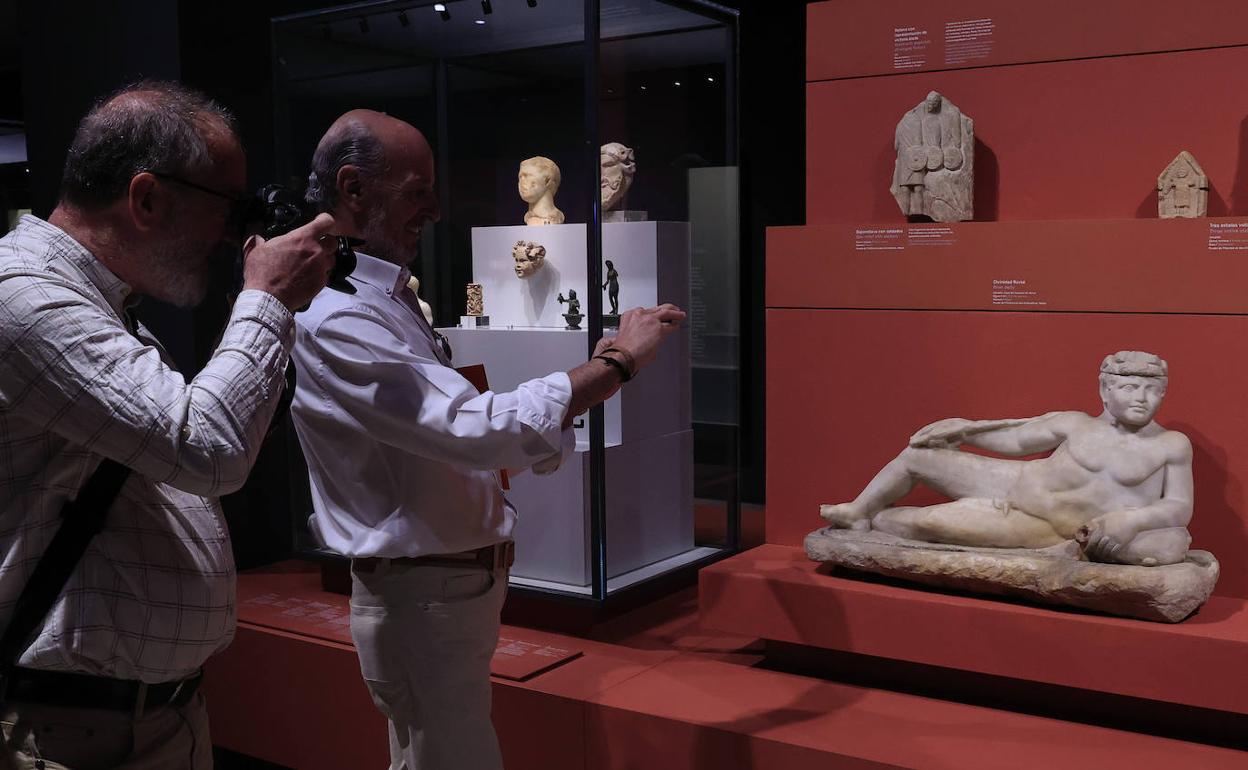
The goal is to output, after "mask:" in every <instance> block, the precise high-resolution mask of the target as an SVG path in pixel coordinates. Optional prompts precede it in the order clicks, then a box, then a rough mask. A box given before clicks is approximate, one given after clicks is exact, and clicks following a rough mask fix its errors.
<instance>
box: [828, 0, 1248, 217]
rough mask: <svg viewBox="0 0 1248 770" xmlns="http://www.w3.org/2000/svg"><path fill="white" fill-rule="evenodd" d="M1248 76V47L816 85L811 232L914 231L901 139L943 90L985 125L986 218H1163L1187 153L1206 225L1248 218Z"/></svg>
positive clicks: (980, 169)
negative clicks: (837, 228)
mask: <svg viewBox="0 0 1248 770" xmlns="http://www.w3.org/2000/svg"><path fill="white" fill-rule="evenodd" d="M855 5H856V6H857V5H858V4H855ZM1241 13H1248V11H1243V12H1241ZM1244 72H1248V47H1237V48H1224V49H1215V50H1203V51H1190V52H1184V53H1170V54H1151V55H1142V56H1125V57H1116V58H1107V59H1090V60H1080V61H1067V62H1056V63H1048V64H1027V65H1020V66H1013V67H989V68H983V69H973V70H960V71H948V72H936V73H919V74H908V75H899V76H896V77H882V78H862V79H854V80H837V81H828V82H821V83H812V84H810V85H808V86H807V115H806V120H807V137H806V143H807V173H806V205H807V223H808V224H822V223H831V222H850V223H858V222H904V221H905V217H903V216H902V214H901V211H900V210H899V209H898V208H897V203H896V201H894V200H893V198H892V195H891V194H890V193H889V184H890V182H891V179H892V174H893V163H894V159H895V153H894V151H893V130H894V128H895V127H896V125H897V121H898V120H900V119H901V116H902V115H903V114H904V113H905V112H906V111H907V110H909V109H911V108H912V107H914V106H915V105H916V104H918V103H919V102H920V101H922V99H923V97H924V95H926V94H927V92H928V91H929V90H932V89H935V90H938V91H940V92H941V93H943V94H944V95H945V96H947V97H948V98H949V99H951V100H952V101H953V102H954V103H955V104H957V105H958V107H960V108H961V109H962V111H963V112H964V113H965V114H966V115H969V116H971V117H972V118H974V120H975V133H976V136H977V145H976V151H975V167H976V168H975V174H976V179H975V219H976V220H987V221H993V220H1011V219H1120V218H1154V217H1156V216H1157V203H1156V192H1155V190H1154V188H1155V185H1156V182H1157V174H1158V173H1160V172H1161V170H1162V169H1164V168H1165V167H1166V165H1167V164H1169V163H1170V161H1171V160H1173V158H1174V156H1175V155H1177V154H1178V152H1179V151H1180V150H1183V149H1186V150H1189V151H1190V152H1191V153H1192V154H1193V155H1194V156H1195V157H1196V159H1197V161H1198V162H1200V164H1201V165H1202V166H1203V168H1204V170H1205V173H1206V174H1207V175H1208V176H1209V182H1210V185H1211V188H1212V189H1211V191H1210V194H1209V215H1210V216H1228V215H1242V214H1248V152H1245V148H1246V147H1248V118H1246V116H1248V88H1246V87H1245V82H1244V78H1243V76H1242V74H1241V73H1244Z"/></svg>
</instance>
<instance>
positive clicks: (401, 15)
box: [399, 11, 412, 27]
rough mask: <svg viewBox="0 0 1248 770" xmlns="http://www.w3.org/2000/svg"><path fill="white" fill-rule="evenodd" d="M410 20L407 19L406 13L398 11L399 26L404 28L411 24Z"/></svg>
mask: <svg viewBox="0 0 1248 770" xmlns="http://www.w3.org/2000/svg"><path fill="white" fill-rule="evenodd" d="M411 23H412V20H411V19H409V18H407V11H399V24H401V25H402V26H404V27H406V26H407V25H409V24H411Z"/></svg>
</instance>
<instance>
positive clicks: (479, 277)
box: [472, 222, 689, 329]
mask: <svg viewBox="0 0 1248 770" xmlns="http://www.w3.org/2000/svg"><path fill="white" fill-rule="evenodd" d="M516 241H534V242H536V243H540V244H542V245H543V246H545V247H546V263H545V264H544V265H543V266H542V268H541V269H540V270H538V271H537V272H536V273H535V274H534V275H532V276H530V277H529V278H517V277H516V272H515V267H514V265H515V260H514V259H512V256H511V250H512V247H513V246H515V245H516ZM602 256H603V259H604V260H607V259H609V260H611V262H612V263H613V264H614V265H615V270H616V272H617V273H619V284H620V311H621V312H623V311H625V310H628V309H629V308H634V307H651V306H653V305H657V304H660V303H663V302H671V303H674V304H676V305H678V306H680V307H682V308H688V307H689V224H688V223H687V222H619V223H614V224H604V225H603V226H602ZM585 267H586V262H585V225H543V226H540V227H529V226H527V225H511V226H506V227H474V228H472V280H473V282H474V283H479V284H481V290H482V297H483V299H484V303H483V304H484V306H485V307H484V310H485V312H486V313H488V314H489V315H490V323H491V325H492V326H493V327H500V326H502V327H506V326H550V327H555V328H559V329H562V328H563V327H564V326H566V325H567V322H566V321H565V320H564V318H563V312H564V311H565V310H567V307H566V306H564V305H560V304H559V302H558V300H557V297H558V296H559V295H560V294H563V295H564V296H565V297H566V296H567V295H568V290H569V289H575V290H576V294H577V296H578V297H580V298H581V309H582V312H584V311H587V310H588V309H589V302H588V298H589V284H588V279H587V277H586V270H585ZM602 274H603V280H606V268H605V267H604V268H603V270H602ZM596 290H597V291H599V292H601V293H602V306H603V310H604V311H609V310H610V309H611V307H610V304H609V303H608V302H607V292H606V290H604V289H603V288H602V287H601V286H599V287H596ZM582 325H583V326H586V327H588V326H589V323H588V321H587V320H586V321H582Z"/></svg>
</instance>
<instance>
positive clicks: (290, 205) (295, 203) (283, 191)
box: [243, 184, 364, 294]
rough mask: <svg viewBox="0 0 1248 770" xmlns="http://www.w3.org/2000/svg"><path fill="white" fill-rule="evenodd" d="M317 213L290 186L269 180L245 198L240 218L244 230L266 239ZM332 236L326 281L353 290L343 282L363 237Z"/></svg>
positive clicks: (347, 291) (283, 232)
mask: <svg viewBox="0 0 1248 770" xmlns="http://www.w3.org/2000/svg"><path fill="white" fill-rule="evenodd" d="M317 213H318V212H317V211H316V210H315V209H313V208H312V207H311V206H309V205H308V204H307V202H306V201H304V200H303V198H302V197H300V196H299V195H298V194H297V193H295V192H294V191H292V190H291V189H290V188H288V187H283V186H282V185H280V184H270V185H265V186H264V187H261V188H260V189H259V190H258V191H257V192H256V194H255V196H254V197H252V198H251V199H250V200H249V201H247V203H246V205H245V206H244V210H243V222H244V227H245V228H246V229H247V231H248V232H258V233H259V234H260V235H262V236H263V237H264V238H266V239H268V238H276V237H277V236H279V235H285V234H286V233H288V232H290V231H291V230H294V229H295V228H297V227H302V226H303V225H306V224H307V223H308V222H311V221H312V220H313V219H315V218H316V215H317ZM334 237H336V238H337V239H338V250H337V251H336V252H335V253H334V267H333V269H332V270H330V272H329V282H328V283H327V284H326V285H327V286H328V287H329V288H331V289H335V290H337V291H341V292H346V293H348V294H354V293H355V287H354V286H352V285H351V284H350V283H348V282H347V276H348V275H351V271H352V270H355V262H356V260H355V251H353V249H354V247H356V246H360V245H362V244H363V243H364V241H362V240H361V239H359V238H351V237H349V236H345V235H338V236H334Z"/></svg>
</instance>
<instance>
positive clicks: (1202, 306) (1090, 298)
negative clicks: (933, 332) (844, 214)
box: [767, 218, 1248, 314]
mask: <svg viewBox="0 0 1248 770" xmlns="http://www.w3.org/2000/svg"><path fill="white" fill-rule="evenodd" d="M1244 286H1248V219H1242V218H1241V219H1166V220H1161V219H1113V220H1066V221H1052V222H1049V221H1022V222H958V223H950V224H904V223H902V224H893V225H882V224H858V225H852V224H851V225H816V226H808V227H773V228H770V229H769V230H768V231H767V306H768V307H771V308H789V309H792V308H871V309H894V308H905V309H928V310H1017V311H1048V312H1053V311H1093V312H1107V311H1113V312H1132V313H1140V312H1144V313H1236V314H1244V313H1248V292H1245V291H1244V288H1243V287H1244Z"/></svg>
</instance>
